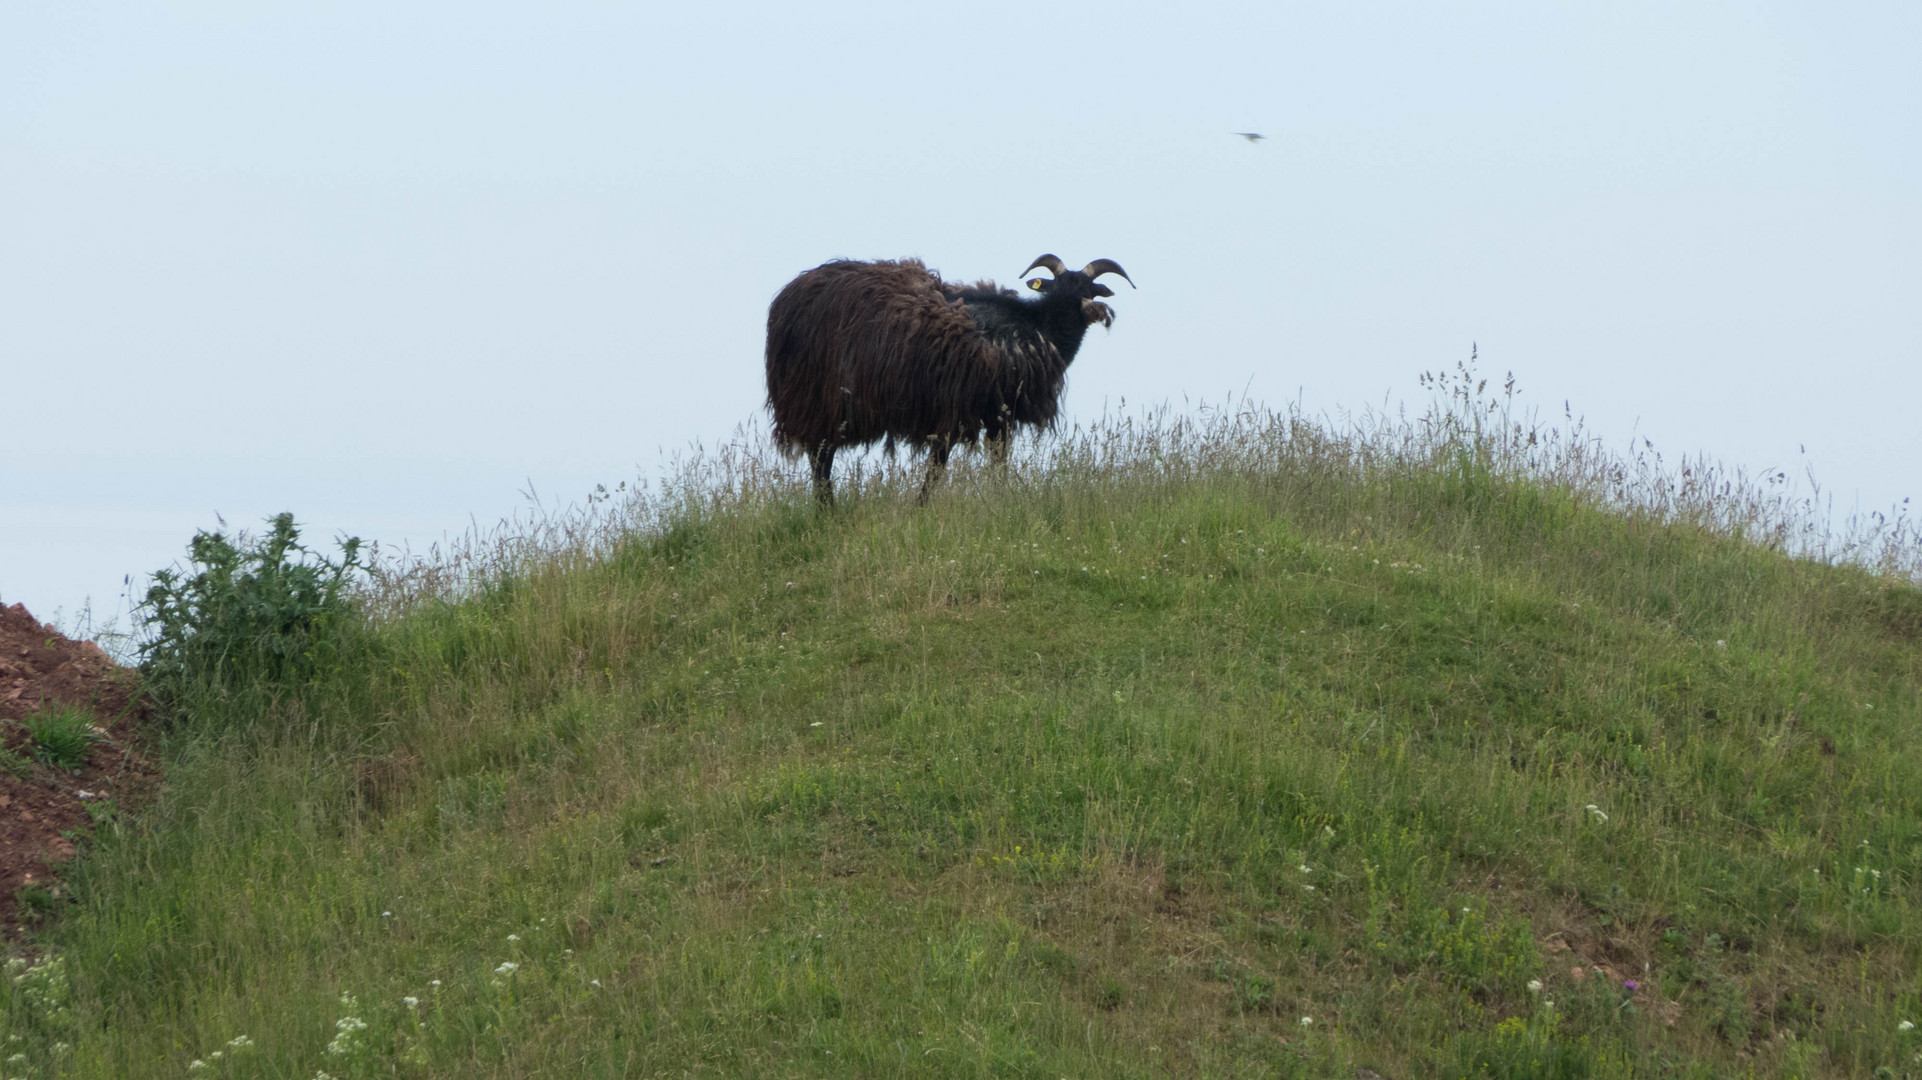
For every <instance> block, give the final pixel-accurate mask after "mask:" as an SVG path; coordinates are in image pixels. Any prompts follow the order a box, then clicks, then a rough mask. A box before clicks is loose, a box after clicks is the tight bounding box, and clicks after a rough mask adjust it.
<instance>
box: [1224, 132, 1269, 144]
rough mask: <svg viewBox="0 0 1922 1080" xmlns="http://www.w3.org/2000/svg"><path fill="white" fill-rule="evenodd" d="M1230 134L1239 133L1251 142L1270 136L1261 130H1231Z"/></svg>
mask: <svg viewBox="0 0 1922 1080" xmlns="http://www.w3.org/2000/svg"><path fill="white" fill-rule="evenodd" d="M1229 134H1230V135H1239V136H1241V137H1242V138H1244V139H1247V140H1248V141H1249V142H1260V141H1261V140H1263V139H1265V138H1267V137H1268V136H1266V135H1263V134H1262V133H1261V132H1259V131H1231V132H1229Z"/></svg>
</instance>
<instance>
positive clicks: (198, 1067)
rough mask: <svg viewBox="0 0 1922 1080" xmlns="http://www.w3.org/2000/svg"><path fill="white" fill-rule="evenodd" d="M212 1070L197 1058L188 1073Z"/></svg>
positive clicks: (189, 1064)
mask: <svg viewBox="0 0 1922 1080" xmlns="http://www.w3.org/2000/svg"><path fill="white" fill-rule="evenodd" d="M14 1056H15V1057H18V1056H20V1055H18V1054H16V1055H14ZM7 1063H8V1064H12V1063H13V1059H12V1058H9V1059H7ZM211 1068H213V1066H212V1065H209V1064H207V1063H206V1062H204V1061H202V1060H200V1059H199V1058H195V1059H193V1060H192V1061H189V1062H188V1063H187V1071H188V1072H204V1071H205V1070H207V1069H211Z"/></svg>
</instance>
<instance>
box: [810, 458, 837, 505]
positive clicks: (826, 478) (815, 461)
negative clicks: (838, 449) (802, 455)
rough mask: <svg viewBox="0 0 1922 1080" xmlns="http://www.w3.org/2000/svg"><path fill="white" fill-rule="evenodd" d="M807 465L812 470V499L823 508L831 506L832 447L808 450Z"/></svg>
mask: <svg viewBox="0 0 1922 1080" xmlns="http://www.w3.org/2000/svg"><path fill="white" fill-rule="evenodd" d="M808 465H809V467H811V468H812V469H813V470H814V497H815V498H816V499H819V500H820V501H821V505H823V506H833V505H834V447H832V446H828V445H826V444H822V445H821V446H817V447H815V448H814V449H812V450H809V451H808Z"/></svg>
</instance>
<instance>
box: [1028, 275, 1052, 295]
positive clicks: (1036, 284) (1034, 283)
mask: <svg viewBox="0 0 1922 1080" xmlns="http://www.w3.org/2000/svg"><path fill="white" fill-rule="evenodd" d="M1046 280H1048V279H1047V278H1038V277H1031V278H1029V279H1028V288H1030V289H1033V290H1034V291H1035V292H1040V291H1041V283H1042V282H1044V281H1046Z"/></svg>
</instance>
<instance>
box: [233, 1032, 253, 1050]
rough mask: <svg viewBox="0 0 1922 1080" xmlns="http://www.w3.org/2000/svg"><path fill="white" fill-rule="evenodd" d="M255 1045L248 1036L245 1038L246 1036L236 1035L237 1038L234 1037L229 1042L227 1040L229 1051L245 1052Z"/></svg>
mask: <svg viewBox="0 0 1922 1080" xmlns="http://www.w3.org/2000/svg"><path fill="white" fill-rule="evenodd" d="M253 1044H254V1041H253V1040H252V1039H250V1038H248V1037H247V1036H245V1035H236V1036H234V1037H233V1038H231V1039H228V1040H227V1049H229V1050H245V1049H247V1048H248V1047H250V1046H252V1045H253Z"/></svg>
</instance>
